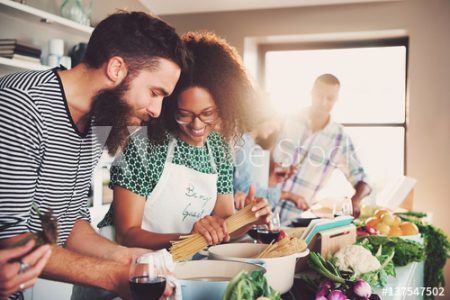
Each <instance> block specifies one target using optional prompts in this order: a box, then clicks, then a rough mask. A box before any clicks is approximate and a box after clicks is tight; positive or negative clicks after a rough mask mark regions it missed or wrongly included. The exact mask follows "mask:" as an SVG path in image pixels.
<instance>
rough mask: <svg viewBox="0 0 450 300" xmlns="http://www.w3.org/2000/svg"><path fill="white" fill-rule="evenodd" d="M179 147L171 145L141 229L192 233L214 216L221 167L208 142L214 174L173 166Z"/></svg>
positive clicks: (150, 197)
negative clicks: (218, 170)
mask: <svg viewBox="0 0 450 300" xmlns="http://www.w3.org/2000/svg"><path fill="white" fill-rule="evenodd" d="M176 144H177V141H176V139H174V138H172V139H171V141H170V142H169V145H168V151H167V157H166V162H165V164H164V169H163V173H162V175H161V178H159V181H158V183H157V184H156V186H155V188H154V189H153V191H152V193H151V194H150V196H148V197H147V200H146V202H145V207H144V217H143V220H142V225H141V228H142V229H144V230H148V231H152V232H157V233H189V232H191V231H192V227H193V225H194V223H195V222H197V221H198V220H199V219H201V218H203V217H204V216H207V215H210V214H211V212H212V211H213V209H214V205H215V203H216V199H217V176H218V175H217V167H216V164H215V162H214V157H213V154H212V150H211V147H210V145H209V143H208V142H206V146H207V150H208V154H209V157H210V162H211V166H212V168H213V171H214V174H205V173H202V172H198V171H195V170H192V169H189V168H188V167H186V166H181V165H176V164H174V163H172V159H173V153H174V150H175V146H176Z"/></svg>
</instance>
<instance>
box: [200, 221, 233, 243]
mask: <svg viewBox="0 0 450 300" xmlns="http://www.w3.org/2000/svg"><path fill="white" fill-rule="evenodd" d="M192 233H199V234H201V235H203V236H204V237H205V239H206V241H207V242H208V245H217V244H220V243H221V242H222V241H225V242H228V241H229V240H230V235H229V234H228V230H227V226H226V224H225V220H224V219H222V218H220V217H218V216H206V217H203V218H202V219H200V220H198V221H197V222H195V224H194V227H193V229H192Z"/></svg>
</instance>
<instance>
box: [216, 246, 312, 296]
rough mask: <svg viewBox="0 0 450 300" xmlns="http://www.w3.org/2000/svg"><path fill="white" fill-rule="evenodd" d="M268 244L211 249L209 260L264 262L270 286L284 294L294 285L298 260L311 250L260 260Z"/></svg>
mask: <svg viewBox="0 0 450 300" xmlns="http://www.w3.org/2000/svg"><path fill="white" fill-rule="evenodd" d="M267 246H268V245H267V244H250V243H230V244H223V245H217V246H213V247H210V248H209V249H208V258H209V259H221V260H233V261H243V262H249V263H256V264H258V263H260V262H261V261H263V262H264V267H265V268H266V274H265V276H266V278H267V282H268V283H269V285H270V286H271V287H272V288H274V289H275V290H276V291H277V292H279V293H281V294H284V293H286V292H287V291H289V290H290V289H291V288H292V285H293V284H294V274H295V264H296V262H297V258H299V257H304V256H307V255H308V253H309V250H308V249H306V250H305V251H303V252H299V253H294V254H291V255H287V256H281V257H272V258H258V259H255V258H253V257H255V256H257V255H258V254H259V253H261V251H263V250H264V249H265V248H266V247H267Z"/></svg>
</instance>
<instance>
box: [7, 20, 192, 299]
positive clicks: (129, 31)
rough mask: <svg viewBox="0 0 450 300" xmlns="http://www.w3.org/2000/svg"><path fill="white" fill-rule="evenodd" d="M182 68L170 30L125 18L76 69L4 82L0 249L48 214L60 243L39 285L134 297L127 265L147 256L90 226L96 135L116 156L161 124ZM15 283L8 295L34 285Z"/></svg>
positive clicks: (101, 29)
mask: <svg viewBox="0 0 450 300" xmlns="http://www.w3.org/2000/svg"><path fill="white" fill-rule="evenodd" d="M186 61H187V54H186V50H185V48H184V46H183V44H182V42H181V40H180V38H179V36H178V35H177V34H176V32H175V30H174V29H173V28H172V27H170V26H169V25H167V24H166V23H165V22H163V21H161V20H160V19H158V18H155V17H152V16H150V15H147V14H145V13H142V12H130V13H128V12H120V13H116V14H113V15H111V16H109V17H108V18H106V19H105V20H103V21H102V22H100V24H98V26H97V27H96V28H95V30H94V32H93V33H92V36H91V38H90V40H89V44H88V46H87V50H86V55H85V57H84V61H83V63H82V64H79V65H77V66H76V67H75V68H73V69H71V70H65V69H63V68H55V69H51V70H46V71H28V72H22V73H17V74H11V75H7V76H5V77H2V78H0V118H1V119H0V139H1V141H2V142H1V143H0V247H7V246H9V245H12V244H14V243H15V242H17V241H18V240H20V239H21V238H23V237H24V236H26V235H28V234H29V233H30V232H34V233H36V232H38V231H41V230H42V226H41V222H40V220H39V217H38V212H37V210H36V209H34V207H37V208H38V209H39V211H41V212H46V211H49V210H50V209H51V210H52V211H53V214H54V216H55V218H56V219H57V222H58V226H59V236H58V241H57V245H53V246H52V247H51V256H50V259H49V261H48V263H47V264H46V266H45V268H44V270H43V273H42V277H44V278H47V279H52V280H57V281H64V282H69V283H74V284H82V285H89V286H94V287H100V288H103V289H106V290H109V291H113V292H115V293H118V294H119V295H121V296H122V297H124V298H129V296H130V295H129V283H128V272H129V263H130V261H131V257H132V256H133V255H137V254H142V253H144V252H148V250H145V249H137V248H135V249H132V248H126V247H123V246H119V245H117V244H115V243H113V242H111V241H109V240H107V239H105V238H103V237H101V236H99V235H98V234H97V233H96V232H95V231H94V230H93V228H92V227H91V224H90V223H89V222H90V216H89V210H88V208H87V200H86V198H87V197H86V196H87V193H88V190H89V186H90V181H91V177H92V171H93V168H94V167H95V165H96V163H97V161H98V159H99V157H100V155H101V153H102V148H103V145H104V143H105V139H103V140H102V136H101V135H99V134H98V133H99V131H102V128H101V126H106V128H108V129H111V131H110V132H109V130H107V131H108V132H106V134H105V132H103V134H104V135H103V137H105V136H108V137H107V139H106V145H107V147H108V150H109V151H110V152H111V153H113V152H115V151H116V150H117V149H118V148H119V147H121V146H123V145H124V143H125V142H126V138H127V135H128V130H127V126H136V125H140V124H141V123H143V122H147V121H149V120H150V119H152V118H157V117H158V116H159V114H160V111H161V104H162V101H163V98H164V97H166V96H168V95H169V94H170V93H172V91H173V89H174V87H175V84H176V82H177V80H178V78H179V75H180V71H181V70H182V69H184V68H185V67H186ZM107 133H109V135H107ZM32 204H33V205H32ZM0 255H1V253H0ZM15 264H17V269H19V267H18V264H19V263H15ZM21 269H22V268H21ZM0 283H1V282H0ZM15 284H16V285H17V287H10V289H9V290H11V291H16V290H18V289H19V290H23V289H26V288H29V287H30V285H31V283H30V282H16V283H15ZM0 286H1V284H0ZM21 296H22V295H21V293H16V294H14V295H13V296H12V297H11V299H20V297H21Z"/></svg>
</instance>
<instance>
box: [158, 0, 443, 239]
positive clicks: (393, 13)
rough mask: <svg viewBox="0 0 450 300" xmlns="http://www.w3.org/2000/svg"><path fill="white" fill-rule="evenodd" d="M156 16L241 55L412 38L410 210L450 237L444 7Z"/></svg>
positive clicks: (434, 2) (401, 4)
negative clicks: (256, 46) (274, 43)
mask: <svg viewBox="0 0 450 300" xmlns="http://www.w3.org/2000/svg"><path fill="white" fill-rule="evenodd" d="M162 17H163V19H164V20H166V21H168V22H169V23H170V24H172V25H173V26H174V27H175V28H177V30H178V31H179V32H180V33H182V32H185V31H188V30H200V29H209V30H213V31H215V32H216V33H217V34H219V35H221V36H223V37H225V38H226V39H227V40H228V41H229V42H230V43H231V44H233V45H234V46H235V47H236V48H237V49H238V50H239V51H240V53H241V54H242V53H243V51H244V38H246V37H261V36H276V35H311V34H324V33H332V34H334V33H340V32H346V33H349V32H357V31H360V32H372V31H384V30H387V31H389V30H399V29H400V30H405V31H406V32H407V34H408V35H409V36H410V48H409V61H408V91H407V94H408V99H407V101H408V121H407V122H408V128H407V175H408V176H412V177H414V178H416V179H417V180H418V184H417V188H416V191H415V201H414V206H415V209H417V210H423V211H431V212H432V213H433V219H434V222H435V224H436V225H438V226H440V227H442V228H444V229H445V230H446V232H450V222H449V221H448V212H449V211H450V204H449V203H450V199H449V195H450V184H449V182H450V155H449V153H450V118H449V117H448V114H449V113H450V99H449V91H448V86H449V83H450V58H449V51H450V1H448V0H427V1H425V0H407V1H397V2H387V3H373V4H357V5H333V6H326V7H325V6H318V7H306V8H288V9H274V10H259V11H240V12H226V13H203V14H188V15H171V16H162ZM380 163H382V159H381V158H380Z"/></svg>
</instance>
